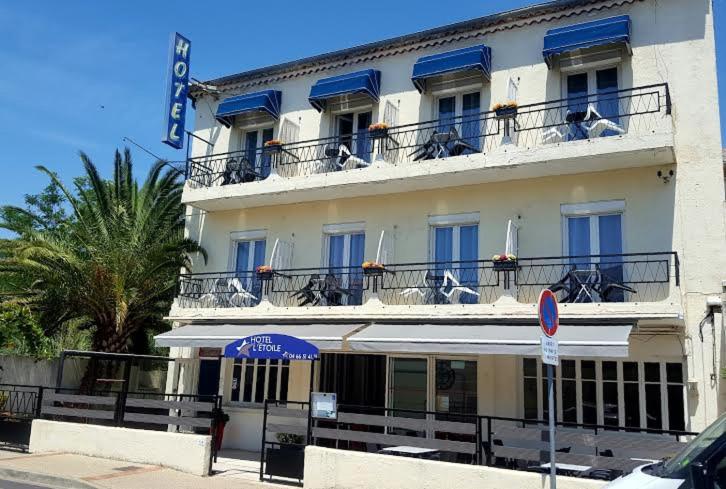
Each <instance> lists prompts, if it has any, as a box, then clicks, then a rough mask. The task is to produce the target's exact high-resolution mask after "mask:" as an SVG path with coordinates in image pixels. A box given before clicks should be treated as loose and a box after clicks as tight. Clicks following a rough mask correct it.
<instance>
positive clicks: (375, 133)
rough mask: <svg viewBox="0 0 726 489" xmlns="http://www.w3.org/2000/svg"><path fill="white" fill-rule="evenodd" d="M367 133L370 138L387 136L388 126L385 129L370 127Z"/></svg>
mask: <svg viewBox="0 0 726 489" xmlns="http://www.w3.org/2000/svg"><path fill="white" fill-rule="evenodd" d="M368 135H369V136H370V137H371V138H372V139H383V138H386V137H388V128H385V129H372V130H370V131H368Z"/></svg>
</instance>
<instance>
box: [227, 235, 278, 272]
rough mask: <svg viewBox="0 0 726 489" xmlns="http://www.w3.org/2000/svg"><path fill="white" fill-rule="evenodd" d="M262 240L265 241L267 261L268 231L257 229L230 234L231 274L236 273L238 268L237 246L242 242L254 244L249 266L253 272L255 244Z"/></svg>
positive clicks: (229, 261)
mask: <svg viewBox="0 0 726 489" xmlns="http://www.w3.org/2000/svg"><path fill="white" fill-rule="evenodd" d="M261 239H264V240H265V259H267V251H268V250H267V230H264V229H255V230H250V231H235V232H232V233H230V234H229V259H228V260H227V270H229V271H230V272H232V271H236V267H237V244H238V243H240V242H242V241H250V242H252V246H251V247H250V252H251V253H250V256H249V258H248V265H249V267H250V268H248V270H252V264H253V263H254V259H255V258H254V257H255V254H254V242H255V241H259V240H261Z"/></svg>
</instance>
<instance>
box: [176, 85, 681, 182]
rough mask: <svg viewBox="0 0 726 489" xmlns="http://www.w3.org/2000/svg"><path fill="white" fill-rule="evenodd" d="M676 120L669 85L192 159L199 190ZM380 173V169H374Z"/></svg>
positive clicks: (640, 130)
mask: <svg viewBox="0 0 726 489" xmlns="http://www.w3.org/2000/svg"><path fill="white" fill-rule="evenodd" d="M670 113H671V99H670V92H669V89H668V84H665V83H664V84H658V85H648V86H642V87H636V88H629V89H624V90H617V91H609V92H601V93H598V94H593V95H586V96H582V97H571V98H565V99H560V100H552V101H547V102H541V103H536V104H527V105H520V106H519V107H517V108H516V110H509V111H506V112H503V111H499V112H497V111H488V112H482V113H477V114H467V115H464V116H460V117H451V118H442V119H437V120H432V121H426V122H418V123H415V124H407V125H402V126H396V127H390V128H387V129H379V130H376V131H367V130H363V131H359V132H358V133H356V134H349V135H343V136H338V137H327V138H321V139H313V140H308V141H300V142H294V143H287V144H281V145H275V146H268V147H261V148H257V149H254V150H242V151H233V152H229V153H221V154H212V155H206V156H198V157H192V158H189V161H188V165H187V180H188V181H189V184H190V185H191V186H193V187H211V186H218V185H230V184H238V183H246V182H253V181H259V180H264V179H266V178H267V177H268V176H269V175H270V174H272V173H276V174H278V175H280V176H281V177H284V178H292V177H298V176H308V175H317V174H326V173H333V172H338V171H345V170H353V169H361V168H367V167H369V166H370V165H371V163H372V162H373V161H375V160H376V158H382V159H383V160H384V161H385V162H386V163H388V164H394V165H399V164H415V163H417V162H420V161H426V160H434V159H441V158H448V157H452V156H462V155H470V154H477V153H488V152H491V151H493V150H495V149H497V148H500V147H502V148H514V147H520V148H535V147H541V146H547V145H553V144H560V143H567V142H570V141H577V140H583V139H594V138H601V137H608V136H621V135H635V136H643V135H646V134H650V133H652V132H655V131H656V130H657V129H658V128H659V127H660V125H661V124H662V121H663V119H664V117H665V116H667V115H669V114H670ZM372 171H374V170H372Z"/></svg>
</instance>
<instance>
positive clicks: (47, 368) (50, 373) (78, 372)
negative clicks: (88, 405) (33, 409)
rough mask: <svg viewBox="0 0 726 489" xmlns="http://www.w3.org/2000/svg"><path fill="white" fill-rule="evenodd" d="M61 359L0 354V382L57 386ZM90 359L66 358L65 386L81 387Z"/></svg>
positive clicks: (71, 387)
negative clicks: (38, 358)
mask: <svg viewBox="0 0 726 489" xmlns="http://www.w3.org/2000/svg"><path fill="white" fill-rule="evenodd" d="M58 363H59V360H58V359H57V358H54V359H52V360H36V359H34V358H31V357H19V356H10V355H7V356H0V368H2V370H0V383H3V384H18V385H41V386H44V387H48V386H55V382H56V378H57V376H58ZM87 364H88V361H87V360H85V359H82V358H68V359H66V366H65V369H64V373H63V387H65V388H70V389H75V388H78V387H80V385H81V378H82V377H83V374H84V372H85V371H86V365H87Z"/></svg>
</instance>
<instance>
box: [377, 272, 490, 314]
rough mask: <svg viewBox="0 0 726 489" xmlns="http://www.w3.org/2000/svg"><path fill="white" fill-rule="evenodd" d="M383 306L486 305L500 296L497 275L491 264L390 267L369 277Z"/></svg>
mask: <svg viewBox="0 0 726 489" xmlns="http://www.w3.org/2000/svg"><path fill="white" fill-rule="evenodd" d="M369 284H370V287H369V288H370V289H371V290H372V291H373V292H377V293H378V297H379V298H380V300H381V302H383V303H384V304H390V305H444V304H489V303H492V302H494V301H496V300H497V299H498V298H499V297H500V295H501V287H500V273H498V272H497V271H496V270H495V269H494V266H493V264H492V262H491V261H457V262H447V263H444V262H439V263H407V264H397V265H390V266H387V267H386V271H384V272H381V273H376V274H374V275H370V276H369Z"/></svg>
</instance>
